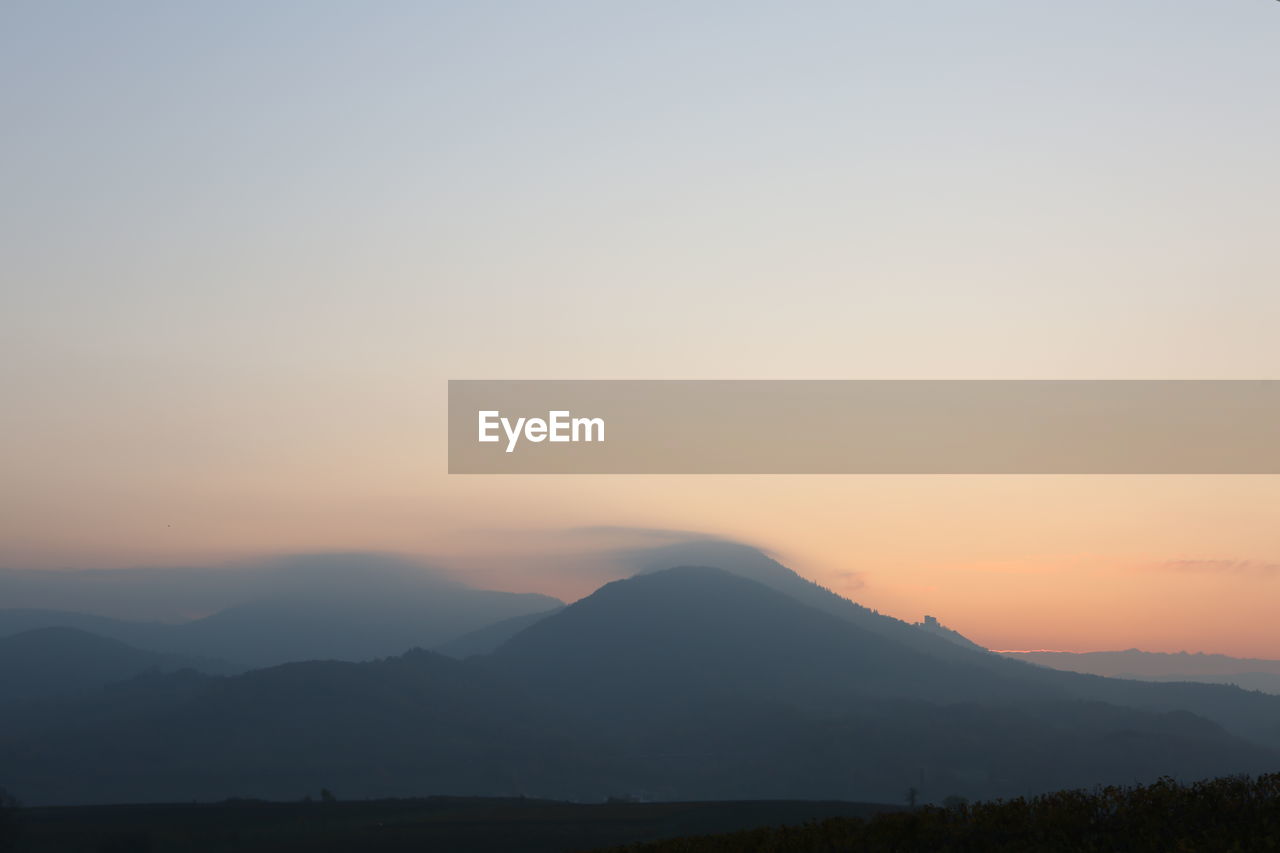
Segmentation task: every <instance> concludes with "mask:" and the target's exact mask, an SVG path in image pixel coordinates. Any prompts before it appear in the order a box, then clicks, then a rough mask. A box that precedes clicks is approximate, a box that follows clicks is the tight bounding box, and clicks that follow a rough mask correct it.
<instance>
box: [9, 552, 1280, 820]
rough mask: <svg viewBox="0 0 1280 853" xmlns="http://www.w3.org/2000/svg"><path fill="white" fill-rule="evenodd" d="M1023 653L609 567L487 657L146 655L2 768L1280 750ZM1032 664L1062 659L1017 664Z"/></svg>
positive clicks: (996, 757) (1236, 763)
mask: <svg viewBox="0 0 1280 853" xmlns="http://www.w3.org/2000/svg"><path fill="white" fill-rule="evenodd" d="M975 657H978V659H981V657H980V656H975ZM989 657H993V656H989ZM1003 670H1004V671H997V670H994V669H992V668H990V667H986V666H982V665H967V664H963V663H960V662H957V661H954V660H944V659H939V658H936V657H932V656H929V655H925V654H923V653H921V652H920V651H919V650H918V649H916V648H913V647H911V646H909V645H906V644H903V643H899V642H896V641H894V640H891V639H889V638H886V637H884V636H881V635H878V634H876V633H874V632H871V631H867V630H865V629H861V628H859V627H858V626H856V625H853V624H851V623H850V622H848V621H847V620H844V619H841V618H838V617H836V616H833V615H832V614H829V613H824V612H821V611H818V610H815V609H814V608H812V607H809V606H807V605H804V604H801V603H800V602H798V601H796V600H794V599H792V598H790V597H788V596H785V595H782V594H781V593H778V592H777V591H776V590H772V589H770V588H768V587H765V586H763V585H761V584H758V583H756V582H754V581H749V580H746V579H744V578H740V577H735V576H733V575H730V574H729V573H727V572H724V571H721V570H717V569H714V568H707V567H685V568H677V569H670V570H666V571H662V572H655V573H650V574H646V575H640V576H637V577H635V578H631V579H628V580H624V581H618V582H615V583H611V584H608V585H606V586H605V587H603V588H601V589H600V590H598V591H597V592H596V593H594V594H592V595H591V596H588V597H587V598H585V599H583V600H581V601H578V602H576V603H574V604H572V605H570V606H569V607H566V608H564V609H563V610H560V611H559V612H557V613H554V614H552V615H549V616H545V617H544V618H542V619H540V620H538V621H536V622H535V623H534V624H533V625H531V626H529V627H527V628H525V629H524V630H522V631H520V632H518V633H516V634H515V635H514V636H512V637H510V638H509V639H508V640H507V641H506V642H505V643H503V644H502V645H501V647H500V648H499V649H497V651H495V652H494V653H493V654H490V655H478V656H474V657H471V658H468V659H466V660H461V661H459V660H454V659H450V658H447V657H444V656H442V655H437V654H434V653H430V652H423V651H414V652H411V653H408V654H405V655H403V656H399V657H392V658H386V659H382V660H377V661H371V662H366V663H342V662H333V661H313V662H307V663H295V664H287V665H283V666H278V667H271V668H267V669H262V670H256V671H253V672H249V673H245V674H244V675H240V676H234V677H211V676H203V675H199V674H196V673H192V672H190V671H184V672H178V673H172V674H160V673H146V674H143V675H141V676H139V677H137V678H134V679H132V680H130V681H125V682H121V683H117V684H113V685H109V686H108V687H106V688H103V689H102V690H99V691H95V692H93V693H92V694H86V695H82V696H79V697H74V698H59V699H48V700H40V701H29V702H22V703H10V704H8V705H5V706H0V758H2V759H3V760H2V761H0V768H3V770H2V772H3V778H0V784H3V785H4V786H5V787H7V788H9V789H11V790H14V791H15V792H17V793H18V794H19V795H20V796H22V797H23V798H24V799H25V800H26V801H28V802H30V803H68V802H102V801H105V800H113V801H125V802H127V801H141V800H169V801H173V800H188V799H193V798H197V799H221V798H223V797H227V796H256V797H271V798H296V797H298V796H300V795H301V793H302V792H305V791H314V790H318V789H319V788H321V787H326V788H329V789H331V790H333V791H335V792H337V793H338V795H339V796H340V797H343V798H358V797H373V796H390V795H415V794H444V793H449V794H483V795H520V794H526V795H529V796H543V797H554V798H561V799H578V800H582V799H586V800H595V801H598V800H600V799H603V798H604V797H606V796H609V795H611V794H618V793H640V794H642V795H644V796H647V797H649V798H651V799H717V798H735V799H738V798H740V799H773V798H782V799H788V798H804V799H821V798H836V799H849V800H870V801H877V800H878V801H892V800H898V799H900V798H901V796H902V792H903V791H905V790H906V788H907V787H908V786H911V787H917V788H919V790H920V791H921V796H922V797H923V798H924V799H925V800H934V801H937V800H941V799H942V798H943V797H945V796H948V795H951V794H959V795H962V796H969V797H990V796H1011V795H1015V794H1021V793H1031V792H1036V791H1044V790H1051V789H1055V788H1061V787H1074V786H1091V785H1094V784H1098V783H1107V782H1117V783H1131V782H1133V781H1136V780H1144V779H1154V778H1156V777H1158V776H1160V775H1164V774H1170V775H1174V776H1178V777H1181V778H1199V777H1203V776H1211V775H1223V774H1229V773H1238V772H1259V771H1261V770H1263V769H1266V768H1268V767H1274V766H1276V765H1277V764H1280V754H1277V753H1276V752H1275V751H1273V750H1269V749H1267V748H1265V747H1260V746H1258V745H1257V744H1255V743H1250V742H1248V741H1247V740H1245V739H1243V738H1241V737H1238V736H1235V735H1232V734H1230V733H1228V732H1227V731H1225V730H1224V729H1223V728H1222V727H1221V726H1219V725H1217V724H1215V723H1214V722H1211V721H1210V720H1207V719H1205V718H1202V717H1199V716H1197V715H1194V714H1190V713H1187V712H1185V711H1170V712H1157V711H1150V710H1137V709H1134V708H1127V707H1121V706H1119V705H1117V704H1109V703H1105V702H1099V701H1084V700H1081V699H1079V698H1078V697H1076V696H1075V695H1073V694H1072V692H1071V691H1070V690H1067V689H1064V688H1063V687H1062V686H1061V685H1060V684H1058V683H1056V682H1055V681H1054V677H1062V678H1065V679H1067V683H1071V681H1072V680H1073V679H1087V678H1093V677H1091V676H1079V675H1075V674H1070V673H1054V672H1053V671H1052V670H1046V669H1043V668H1039V667H1033V666H1030V665H1027V664H1022V663H1018V662H1014V661H1006V662H1005V666H1004V667H1003ZM1027 672H1030V673H1048V674H1049V675H1050V676H1051V678H1049V679H1044V678H1040V677H1035V678H1030V679H1021V678H1019V677H1017V674H1019V673H1027ZM1009 673H1012V674H1013V675H1010V674H1009ZM1097 680H1098V681H1103V682H1105V681H1107V680H1106V679H1097ZM1119 683H1120V684H1131V683H1132V682H1119ZM1141 686H1142V687H1146V688H1160V687H1163V685H1141ZM1199 686H1201V687H1204V686H1205V685H1199ZM1221 690H1222V691H1224V693H1223V695H1224V696H1226V695H1230V696H1234V695H1236V694H1240V691H1233V690H1231V689H1230V688H1221ZM1241 695H1249V694H1241ZM1262 698H1263V699H1265V700H1270V704H1268V705H1267V706H1266V707H1267V708H1268V709H1270V710H1271V711H1272V712H1274V711H1275V710H1276V709H1277V708H1278V707H1280V700H1274V697H1262Z"/></svg>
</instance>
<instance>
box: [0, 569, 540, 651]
mask: <svg viewBox="0 0 1280 853" xmlns="http://www.w3.org/2000/svg"><path fill="white" fill-rule="evenodd" d="M219 571H220V572H221V574H225V575H226V576H227V577H226V579H224V580H221V581H219V580H218V573H215V572H210V571H199V570H172V573H173V574H174V575H176V576H177V577H178V580H176V581H167V582H160V581H157V580H156V577H157V575H156V574H154V572H152V571H151V570H128V571H124V572H108V571H103V572H67V573H62V572H49V573H47V574H50V575H59V576H60V577H59V578H57V579H56V580H55V581H52V582H51V584H52V586H51V589H52V590H53V591H54V592H57V593H58V594H59V595H63V596H64V597H65V598H67V600H79V599H78V598H77V595H78V594H77V595H73V594H72V591H73V590H75V589H78V588H79V587H77V586H76V584H77V583H80V584H83V585H87V587H88V588H89V589H91V590H97V591H103V592H104V595H105V594H106V592H107V591H110V592H111V595H117V594H119V592H120V591H121V590H134V591H139V592H140V591H141V590H142V589H143V588H144V587H145V588H146V589H148V590H150V592H149V594H150V595H152V596H153V597H159V598H164V597H165V596H166V595H167V596H169V598H170V599H171V600H172V601H175V602H176V601H179V600H181V601H182V602H184V603H185V605H186V606H191V605H193V604H194V603H195V601H196V599H194V598H184V597H183V596H190V595H193V594H194V593H195V592H208V591H209V590H210V589H215V588H216V589H215V592H216V594H215V595H214V599H216V600H219V601H234V602H235V603H233V604H231V605H230V606H227V607H225V608H224V609H221V610H219V611H218V612H216V613H214V614H212V615H209V616H206V617H204V618H200V619H194V620H190V621H186V622H182V623H180V624H163V623H159V622H145V623H144V622H129V621H124V620H119V619H109V618H106V617H102V616H95V615H89V614H83V613H67V612H63V611H49V610H31V609H27V610H10V611H0V632H3V631H4V630H6V629H11V628H12V627H14V626H21V627H22V628H23V629H26V628H34V627H72V628H80V629H82V630H89V631H92V632H94V633H98V634H101V635H102V636H107V637H112V638H114V639H118V640H121V641H122V642H127V643H129V644H131V645H135V646H137V647H139V648H144V649H147V650H150V651H156V652H163V653H166V654H178V655H187V656H198V657H210V658H218V659H223V660H227V661H232V662H234V663H236V664H239V665H242V666H269V665H273V664H278V663H284V662H287V661H298V660H312V659H336V660H369V659H372V658H377V657H385V656H388V655H396V654H400V653H402V652H403V651H405V650H406V649H409V648H414V647H431V646H436V645H439V644H441V643H444V642H447V641H450V640H453V639H456V638H457V637H459V636H461V635H463V634H467V633H470V632H472V631H475V630H477V629H479V628H482V627H485V626H489V625H492V624H494V623H496V622H499V621H502V620H505V619H510V618H513V617H516V616H523V615H527V614H532V613H541V612H546V611H547V610H550V609H552V608H554V607H557V606H561V602H560V601H558V600H557V599H555V598H552V597H550V596H545V595H536V594H522V593H509V592H497V591H492V590H478V589H472V588H470V587H467V586H464V585H463V584H460V583H458V582H456V581H453V580H450V579H448V578H446V577H444V576H442V575H441V574H439V573H437V572H434V571H431V570H429V569H426V568H424V567H422V566H421V565H419V564H417V563H415V562H412V561H408V560H402V559H398V558H392V557H386V556H382V555H369V554H322V555H311V556H304V557H293V558H288V559H281V560H276V561H271V562H269V563H265V564H261V565H258V566H255V567H252V568H244V567H240V568H235V569H226V570H219ZM136 572H141V573H142V574H141V575H135V573H136ZM14 574H15V573H9V575H10V578H9V580H10V581H12V575H14ZM17 574H21V573H17ZM27 574H35V573H27ZM139 578H141V580H139ZM24 583H25V584H26V585H27V586H28V587H30V586H32V585H35V584H36V581H34V580H32V579H30V578H27V577H26V576H25V575H24ZM153 583H154V585H155V586H157V587H161V589H160V591H156V590H154V589H151V586H150V585H151V584H153ZM165 583H168V584H169V586H170V589H169V591H168V593H166V592H165V591H164V589H163V587H165ZM219 583H221V584H222V586H219V585H218V584H219ZM3 586H4V577H3V575H0V588H2V587H3ZM27 592H28V594H30V592H31V590H30V589H28V591H27ZM179 593H181V595H179ZM140 594H141V592H140ZM108 597H111V596H108ZM238 599H239V600H238ZM58 600H61V599H58Z"/></svg>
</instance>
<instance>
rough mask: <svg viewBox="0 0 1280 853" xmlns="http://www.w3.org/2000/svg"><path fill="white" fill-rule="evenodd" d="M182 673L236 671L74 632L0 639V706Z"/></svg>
mask: <svg viewBox="0 0 1280 853" xmlns="http://www.w3.org/2000/svg"><path fill="white" fill-rule="evenodd" d="M179 669H196V670H200V671H202V672H210V673H228V672H231V671H233V670H232V668H231V667H230V666H229V665H227V664H225V663H223V662H221V661H215V660H207V659H195V658H182V657H177V656H173V655H162V654H157V653H155V652H148V651H143V650H141V649H135V648H133V647H132V646H128V645H125V644H124V643H121V642H119V641H118V640H112V639H108V638H106V637H98V636H95V635H93V634H89V633H86V632H84V631H80V630H77V629H75V628H37V629H35V630H32V631H26V632H23V633H21V634H15V635H13V636H10V637H5V638H3V639H0V702H8V701H13V700H19V699H34V698H40V697H47V696H56V695H60V694H67V693H74V692H77V691H81V690H87V689H89V688H94V687H101V686H103V685H105V684H108V683H110V682H113V681H122V680H124V679H127V678H132V677H134V676H136V675H139V674H140V673H143V672H147V671H148V670H155V671H158V672H171V671H174V670H179Z"/></svg>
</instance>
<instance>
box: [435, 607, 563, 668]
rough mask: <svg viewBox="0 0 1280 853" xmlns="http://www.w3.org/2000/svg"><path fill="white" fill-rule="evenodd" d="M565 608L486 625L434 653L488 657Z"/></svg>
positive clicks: (463, 656) (454, 656)
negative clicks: (534, 625)
mask: <svg viewBox="0 0 1280 853" xmlns="http://www.w3.org/2000/svg"><path fill="white" fill-rule="evenodd" d="M563 609H564V608H563V607H556V608H554V609H552V610H546V611H544V612H542V613H528V614H525V615H523V616H513V617H511V618H510V619H503V620H502V621H501V622H496V623H494V624H492V625H486V626H485V627H483V628H480V629H478V630H475V631H471V632H470V633H467V634H463V635H462V636H461V637H458V638H456V639H453V640H450V641H449V642H447V643H445V644H444V645H441V646H438V647H436V648H435V649H434V651H436V652H439V653H440V654H442V655H448V656H449V657H451V658H458V659H459V660H461V659H462V658H469V657H472V656H473V655H487V654H490V653H492V652H494V651H496V650H497V649H498V647H499V646H501V645H502V644H503V643H505V642H506V641H507V640H509V639H511V638H512V637H514V636H515V635H516V634H519V633H520V632H521V631H523V630H524V629H525V628H528V627H529V626H530V625H533V624H534V623H536V622H541V621H542V620H543V619H545V618H547V617H548V616H551V615H554V614H556V613H559V612H560V611H561V610H563Z"/></svg>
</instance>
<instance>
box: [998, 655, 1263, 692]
mask: <svg viewBox="0 0 1280 853" xmlns="http://www.w3.org/2000/svg"><path fill="white" fill-rule="evenodd" d="M1001 654H1002V655H1004V656H1005V657H1008V658H1013V659H1016V660H1023V661H1027V662H1028V663H1035V664H1039V665H1041V666H1047V667H1050V668H1052V669H1058V670H1066V671H1069V672H1086V673H1092V674H1094V675H1105V676H1110V677H1114V678H1133V679H1139V680H1142V681H1191V682H1203V683H1206V684H1234V685H1236V686H1237V687H1241V688H1243V689H1245V690H1261V691H1262V692H1264V693H1273V694H1280V661H1277V660H1259V659H1251V658H1233V657H1228V656H1226V655H1210V654H1203V653H1199V654H1187V653H1186V652H1179V653H1177V654H1167V653H1164V652H1144V651H1139V650H1138V649H1126V650H1125V651H1118V652H1050V651H1035V652H1001Z"/></svg>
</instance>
